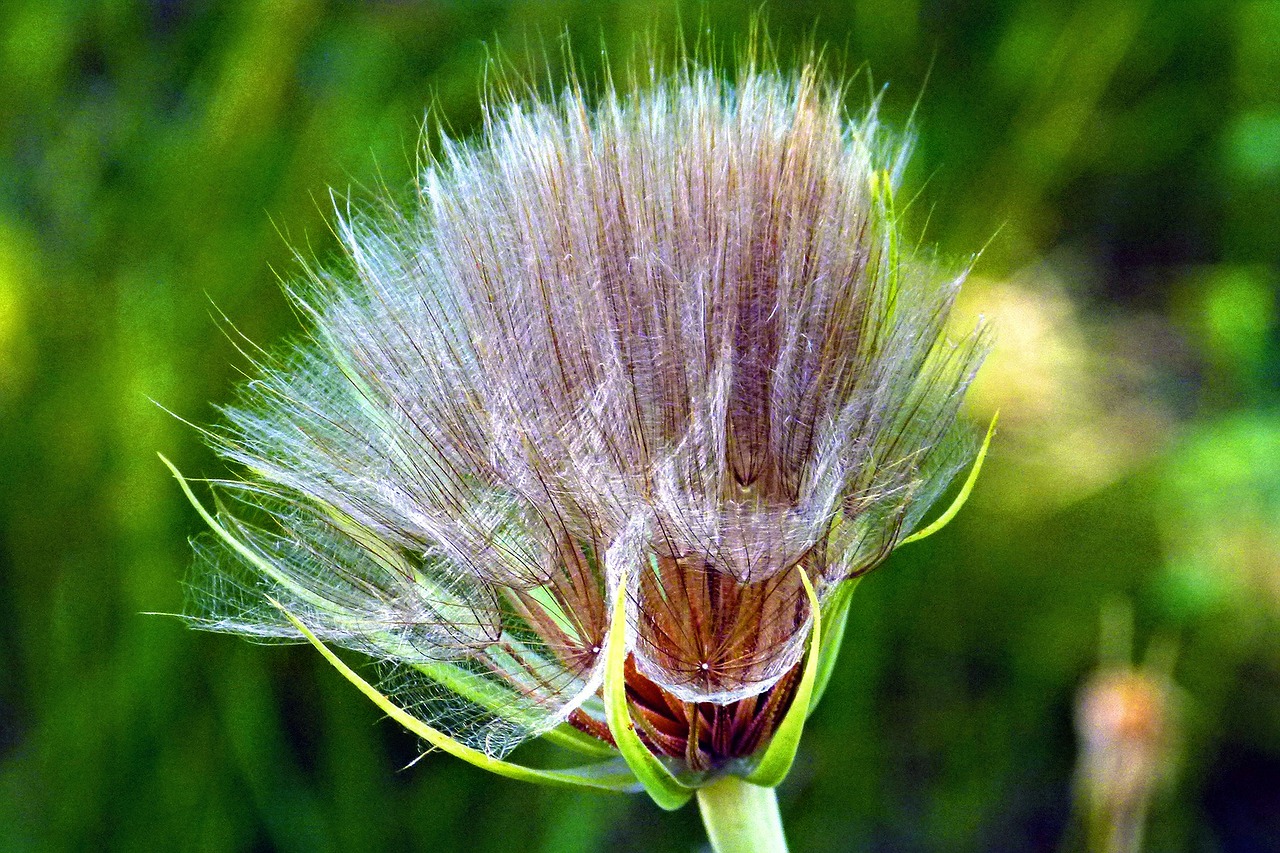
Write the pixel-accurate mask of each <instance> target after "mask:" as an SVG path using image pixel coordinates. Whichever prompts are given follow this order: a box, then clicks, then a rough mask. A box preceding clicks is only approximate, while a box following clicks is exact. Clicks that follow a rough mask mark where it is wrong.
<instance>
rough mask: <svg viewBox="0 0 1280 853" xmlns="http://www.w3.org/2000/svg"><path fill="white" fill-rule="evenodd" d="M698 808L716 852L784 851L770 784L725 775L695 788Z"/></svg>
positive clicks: (785, 842) (779, 820) (778, 852)
mask: <svg viewBox="0 0 1280 853" xmlns="http://www.w3.org/2000/svg"><path fill="white" fill-rule="evenodd" d="M698 810H699V811H700V812H702V823H703V824H704V825H705V826H706V827H707V837H708V838H710V839H711V847H712V849H713V850H715V851H716V853H787V839H786V838H785V837H783V834H782V816H781V815H779V814H778V798H777V796H776V795H775V794H774V791H773V788H761V787H760V786H759V785H752V784H751V783H750V782H746V781H743V780H742V779H739V778H738V777H736V776H725V777H724V778H723V779H719V780H717V781H715V782H712V783H711V784H710V785H707V786H706V787H705V788H699V789H698Z"/></svg>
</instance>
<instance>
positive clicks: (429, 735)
mask: <svg viewBox="0 0 1280 853" xmlns="http://www.w3.org/2000/svg"><path fill="white" fill-rule="evenodd" d="M271 603H272V604H274V605H275V606H276V607H279V608H280V612H282V613H283V614H284V615H285V618H287V619H288V620H289V621H290V622H292V623H293V626H294V627H295V628H297V629H298V631H300V632H301V633H302V636H304V637H306V639H307V642H309V643H311V645H313V646H315V647H316V649H317V650H318V651H319V652H320V654H322V655H324V658H325V660H327V661H329V663H330V664H332V665H333V668H334V669H336V670H338V672H340V673H342V676H343V678H345V679H347V681H350V682H351V683H352V684H354V685H355V686H356V687H357V688H358V689H359V690H360V692H361V693H363V694H364V695H365V696H368V697H369V699H371V700H372V701H373V704H375V705H377V706H378V707H379V708H380V709H382V711H383V712H384V713H385V714H386V715H387V716H388V717H390V718H391V719H393V720H395V721H396V722H397V723H399V724H400V725H401V726H403V727H404V728H406V729H408V730H409V731H411V732H413V733H414V734H415V735H417V736H418V737H420V738H422V739H423V740H425V741H426V742H427V743H429V744H431V745H432V746H434V747H436V748H437V749H440V750H442V751H444V752H447V753H449V754H450V755H452V756H454V757H455V758H461V759H462V760H463V761H465V762H467V763H468V764H471V765H473V766H475V767H479V768H480V769H481V770H488V771H489V772H490V773H496V774H498V775H499V776H505V777H507V778H508V779H518V780H520V781H522V782H538V783H540V784H543V785H555V786H560V787H574V788H592V789H595V790H600V791H618V792H632V791H636V790H639V785H638V783H637V780H636V776H635V774H633V773H632V772H631V771H630V769H629V767H628V766H627V765H626V764H625V763H624V762H622V761H616V760H615V761H602V762H599V763H597V764H588V765H584V766H582V767H572V768H568V769H565V770H541V769H538V768H535V767H525V766H524V765H522V764H515V763H514V762H510V761H504V760H502V759H500V758H494V757H492V756H490V755H487V754H485V753H483V752H481V751H480V750H478V749H475V748H473V747H470V746H467V745H466V744H462V743H459V742H458V741H456V740H454V739H453V738H451V737H449V736H448V735H447V734H445V733H444V732H442V731H440V730H438V729H435V728H432V727H431V726H429V725H427V724H426V723H424V722H423V721H422V720H419V719H418V718H417V717H414V716H413V715H411V714H409V713H408V712H407V711H405V710H404V709H403V708H401V707H400V706H399V705H397V704H396V703H395V702H393V701H391V699H390V698H389V697H387V696H386V695H385V694H383V693H382V692H381V691H379V690H378V689H377V688H376V687H374V686H373V685H372V684H370V683H369V682H367V681H365V680H364V679H363V678H361V677H360V675H359V674H358V673H357V672H356V671H355V670H353V669H352V668H351V667H349V666H347V665H346V663H344V662H343V660H342V659H341V658H339V657H338V656H337V655H336V654H334V653H333V652H332V651H331V650H330V649H329V647H328V646H326V645H325V644H324V643H323V642H321V641H320V638H318V637H317V636H316V635H315V634H313V633H311V631H310V629H308V628H307V626H306V625H303V624H302V622H300V621H299V620H298V619H297V617H295V616H294V615H293V614H292V613H290V612H289V611H287V610H285V609H284V607H282V606H281V605H280V603H279V602H278V601H275V600H274V599H272V600H271Z"/></svg>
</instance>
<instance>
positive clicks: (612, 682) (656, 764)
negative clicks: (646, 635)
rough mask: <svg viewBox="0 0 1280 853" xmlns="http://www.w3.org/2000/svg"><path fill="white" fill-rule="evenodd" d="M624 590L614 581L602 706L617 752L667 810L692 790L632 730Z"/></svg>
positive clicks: (679, 802)
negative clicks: (627, 678)
mask: <svg viewBox="0 0 1280 853" xmlns="http://www.w3.org/2000/svg"><path fill="white" fill-rule="evenodd" d="M626 596H627V590H626V584H625V583H619V584H618V594H617V597H616V600H615V601H614V605H613V617H612V620H611V624H610V625H609V638H608V640H607V641H606V644H607V646H608V652H607V653H606V654H607V657H606V659H605V670H604V709H605V720H606V722H608V724H609V731H610V733H612V734H613V740H614V742H615V743H617V745H618V751H619V752H621V753H622V757H623V758H624V759H625V760H626V762H627V765H628V766H630V768H631V772H632V773H634V774H635V777H636V778H637V779H639V780H640V784H641V785H643V786H644V789H645V791H646V792H648V794H649V796H650V797H652V798H653V801H654V802H655V803H657V804H658V807H659V808H662V809H665V810H667V811H675V810H676V809H678V808H680V807H681V806H683V805H684V804H685V803H687V802H689V798H690V797H692V796H693V789H692V788H689V787H688V786H686V785H684V784H682V783H681V782H680V780H678V779H676V777H675V776H673V775H672V773H671V771H670V770H668V769H667V767H666V765H665V764H663V763H662V761H661V760H660V759H659V758H658V757H657V756H656V755H654V754H653V753H652V752H650V751H649V748H648V747H647V746H645V745H644V741H642V740H640V735H639V734H638V733H637V732H636V724H635V722H634V721H632V719H631V710H630V708H629V707H628V705H627V683H626V677H627V676H626V664H627V598H626Z"/></svg>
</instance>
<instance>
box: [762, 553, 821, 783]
mask: <svg viewBox="0 0 1280 853" xmlns="http://www.w3.org/2000/svg"><path fill="white" fill-rule="evenodd" d="M796 571H798V572H799V573H800V580H801V582H802V583H803V584H804V591H805V594H806V595H808V596H809V610H810V612H811V613H813V631H812V632H811V633H810V634H809V654H808V657H807V659H806V660H805V664H804V674H803V675H801V677H800V686H799V687H797V688H796V695H795V698H794V699H792V700H791V707H790V709H788V710H787V714H786V716H785V717H783V718H782V725H780V726H778V730H777V731H775V732H774V733H773V737H772V738H771V739H770V741H769V745H768V746H767V747H765V751H764V755H762V756H761V757H760V761H759V763H757V764H756V766H755V769H754V770H752V771H751V773H750V774H748V775H747V777H746V779H747V781H748V782H750V783H751V784H753V785H759V786H760V787H762V788H774V787H777V785H778V784H779V783H780V782H782V780H783V779H785V778H786V777H787V773H788V772H789V771H790V770H791V764H792V763H793V762H794V761H795V760H796V751H797V750H799V748H800V735H801V734H803V733H804V721H805V720H806V719H807V718H808V716H809V706H810V702H811V699H812V697H813V689H814V684H815V682H816V681H817V677H818V663H819V659H820V658H821V657H822V655H821V654H820V649H821V647H822V605H821V604H820V603H819V602H818V594H817V593H816V592H814V590H813V584H812V583H811V582H810V581H809V575H808V574H806V573H805V571H804V569H802V568H800V567H799V566H796Z"/></svg>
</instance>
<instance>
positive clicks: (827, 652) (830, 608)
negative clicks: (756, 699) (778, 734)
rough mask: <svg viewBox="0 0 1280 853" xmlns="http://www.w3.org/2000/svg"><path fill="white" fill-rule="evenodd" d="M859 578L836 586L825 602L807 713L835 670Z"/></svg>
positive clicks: (820, 695)
mask: <svg viewBox="0 0 1280 853" xmlns="http://www.w3.org/2000/svg"><path fill="white" fill-rule="evenodd" d="M861 580H862V578H861V577H856V578H850V579H849V580H846V581H841V582H840V583H839V584H837V585H836V588H835V591H834V592H833V593H831V597H830V598H829V599H828V600H827V606H826V608H825V609H826V614H827V615H825V616H823V617H822V621H823V622H825V623H826V625H827V630H826V633H824V634H823V636H822V648H821V650H820V651H819V652H818V677H817V680H816V681H815V683H814V685H813V696H812V697H811V698H810V699H809V713H810V714H812V713H813V710H814V708H817V707H818V702H820V701H821V700H822V694H823V693H825V692H826V691H827V682H829V681H830V680H831V672H832V670H834V669H835V666H836V658H837V657H839V656H840V644H841V643H842V642H843V641H844V628H845V625H846V624H847V623H848V621H849V602H850V601H852V600H853V591H854V589H856V588H857V586H858V582H859V581H861Z"/></svg>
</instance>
